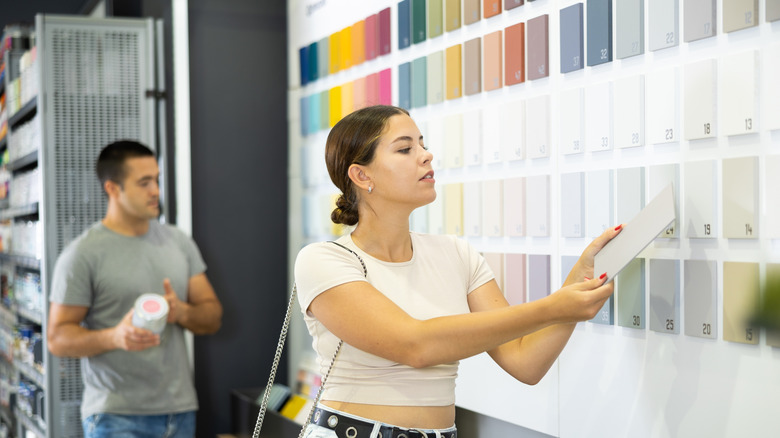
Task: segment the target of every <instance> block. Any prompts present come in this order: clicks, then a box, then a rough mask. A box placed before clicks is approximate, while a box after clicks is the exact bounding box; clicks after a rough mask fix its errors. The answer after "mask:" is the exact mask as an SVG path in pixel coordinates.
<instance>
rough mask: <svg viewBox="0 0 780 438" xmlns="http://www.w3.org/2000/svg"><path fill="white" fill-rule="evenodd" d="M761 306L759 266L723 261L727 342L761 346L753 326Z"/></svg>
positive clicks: (724, 325)
mask: <svg viewBox="0 0 780 438" xmlns="http://www.w3.org/2000/svg"><path fill="white" fill-rule="evenodd" d="M758 304H759V279H758V263H742V262H723V340H724V341H730V342H740V343H743V344H758V338H759V334H760V330H759V328H758V327H756V326H755V325H753V324H752V322H751V318H752V316H753V312H755V310H756V309H757V308H758Z"/></svg>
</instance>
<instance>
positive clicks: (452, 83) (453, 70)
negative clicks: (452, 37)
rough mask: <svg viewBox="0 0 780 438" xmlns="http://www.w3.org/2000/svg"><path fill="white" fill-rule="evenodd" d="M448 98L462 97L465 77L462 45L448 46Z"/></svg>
mask: <svg viewBox="0 0 780 438" xmlns="http://www.w3.org/2000/svg"><path fill="white" fill-rule="evenodd" d="M445 56H446V58H447V74H446V82H447V85H446V87H447V100H452V99H457V98H459V97H461V95H462V93H463V87H462V83H463V79H462V75H461V69H460V68H461V45H460V44H456V45H454V46H452V47H447V50H446V55H445Z"/></svg>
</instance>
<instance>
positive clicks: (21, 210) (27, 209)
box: [0, 202, 38, 221]
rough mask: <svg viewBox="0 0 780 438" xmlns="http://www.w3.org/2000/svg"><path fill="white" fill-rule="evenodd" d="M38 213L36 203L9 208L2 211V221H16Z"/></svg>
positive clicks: (0, 214) (0, 213)
mask: <svg viewBox="0 0 780 438" xmlns="http://www.w3.org/2000/svg"><path fill="white" fill-rule="evenodd" d="M37 213H38V203H37V202H34V203H32V204H29V205H22V206H19V207H9V208H6V209H5V210H3V211H0V221H4V220H8V219H16V218H18V217H22V216H30V215H33V214H37Z"/></svg>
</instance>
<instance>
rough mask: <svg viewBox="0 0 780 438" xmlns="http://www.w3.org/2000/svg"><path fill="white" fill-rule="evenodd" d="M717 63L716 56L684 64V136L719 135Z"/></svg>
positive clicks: (692, 137)
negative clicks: (717, 132)
mask: <svg viewBox="0 0 780 438" xmlns="http://www.w3.org/2000/svg"><path fill="white" fill-rule="evenodd" d="M717 75H718V64H717V61H716V60H715V59H705V60H703V61H699V62H695V63H691V64H688V65H686V66H685V70H684V79H683V81H684V86H683V92H684V95H683V120H684V121H685V131H684V132H685V139H686V140H697V139H702V138H712V137H716V136H717V134H716V129H715V128H716V125H717V113H716V107H717V93H718V76H717Z"/></svg>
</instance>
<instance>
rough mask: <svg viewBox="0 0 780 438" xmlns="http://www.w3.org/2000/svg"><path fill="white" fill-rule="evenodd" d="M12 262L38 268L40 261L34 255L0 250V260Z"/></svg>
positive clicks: (24, 266) (25, 266) (39, 267)
mask: <svg viewBox="0 0 780 438" xmlns="http://www.w3.org/2000/svg"><path fill="white" fill-rule="evenodd" d="M4 261H5V262H8V263H14V264H16V266H21V267H23V268H27V269H34V270H40V269H41V261H40V260H38V259H36V258H35V257H31V256H26V255H16V254H11V253H7V252H0V262H4Z"/></svg>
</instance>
